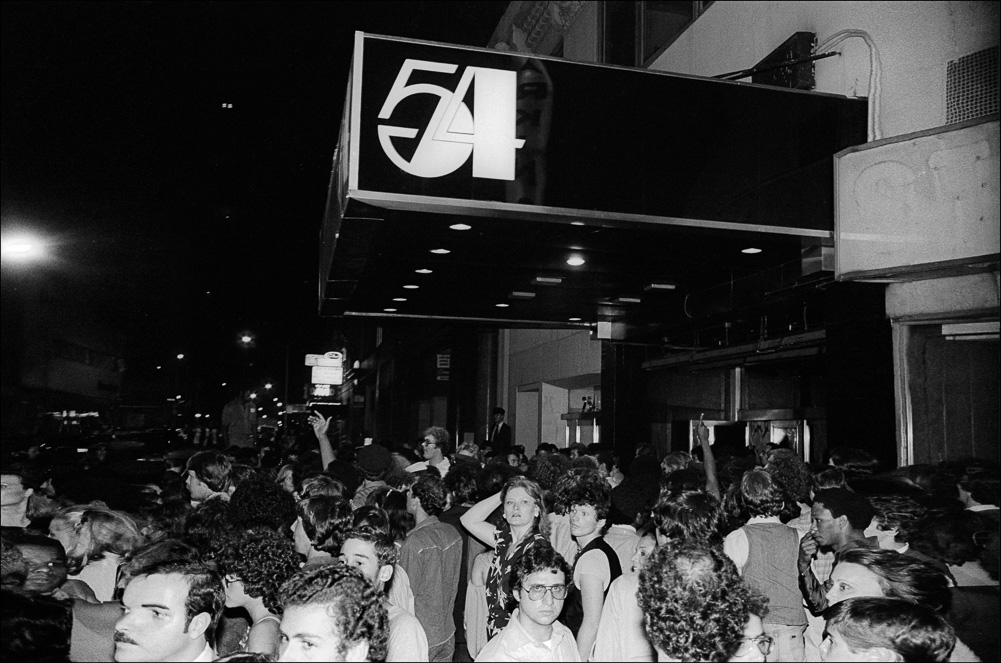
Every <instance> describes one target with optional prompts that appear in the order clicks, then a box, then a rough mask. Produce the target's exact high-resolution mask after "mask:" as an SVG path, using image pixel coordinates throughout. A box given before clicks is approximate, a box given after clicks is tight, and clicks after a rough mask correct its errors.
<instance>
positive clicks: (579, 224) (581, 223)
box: [570, 221, 584, 320]
mask: <svg viewBox="0 0 1001 663" xmlns="http://www.w3.org/2000/svg"><path fill="white" fill-rule="evenodd" d="M570 225H571V226H582V225H584V222H583V221H571V222H570ZM579 319H580V318H578V320H579Z"/></svg>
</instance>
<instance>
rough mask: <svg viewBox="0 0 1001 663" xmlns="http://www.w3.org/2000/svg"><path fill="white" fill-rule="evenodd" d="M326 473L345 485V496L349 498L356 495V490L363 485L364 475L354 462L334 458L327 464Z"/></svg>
mask: <svg viewBox="0 0 1001 663" xmlns="http://www.w3.org/2000/svg"><path fill="white" fill-rule="evenodd" d="M325 473H326V474H328V475H330V476H331V477H333V478H334V479H336V480H337V481H339V482H340V483H341V485H342V486H344V493H343V496H344V497H345V498H347V499H349V500H350V499H351V498H352V497H354V496H355V492H356V491H357V490H358V487H359V486H361V483H362V481H363V480H364V478H365V477H364V476H363V475H362V473H361V470H359V469H358V466H357V465H355V464H354V463H353V462H351V463H349V462H347V461H345V460H340V459H337V460H332V461H330V463H329V464H328V465H327V468H326V470H325Z"/></svg>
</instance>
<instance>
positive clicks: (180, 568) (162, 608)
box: [115, 561, 226, 662]
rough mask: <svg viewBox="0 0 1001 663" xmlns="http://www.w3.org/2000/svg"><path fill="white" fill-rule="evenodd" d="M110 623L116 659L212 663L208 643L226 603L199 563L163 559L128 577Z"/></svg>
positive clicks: (216, 580)
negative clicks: (118, 612)
mask: <svg viewBox="0 0 1001 663" xmlns="http://www.w3.org/2000/svg"><path fill="white" fill-rule="evenodd" d="M122 602H123V603H124V604H125V614H124V615H123V616H122V617H121V619H119V620H118V623H116V624H115V660H116V661H196V662H200V661H212V660H214V659H215V657H216V656H215V652H214V651H213V650H212V646H211V645H210V644H209V642H211V639H212V634H213V632H214V630H215V627H216V625H217V624H218V623H219V618H220V617H221V616H222V611H223V609H224V607H225V603H226V590H225V588H224V586H223V583H222V578H221V577H220V576H219V574H218V573H216V572H215V571H214V570H212V569H210V568H208V567H207V566H205V565H204V564H199V563H196V562H190V561H165V562H159V563H156V564H153V565H151V566H149V567H147V568H145V569H142V570H141V571H139V572H138V573H137V574H135V575H133V576H132V578H131V580H130V581H129V584H128V585H126V587H125V595H124V596H123V597H122Z"/></svg>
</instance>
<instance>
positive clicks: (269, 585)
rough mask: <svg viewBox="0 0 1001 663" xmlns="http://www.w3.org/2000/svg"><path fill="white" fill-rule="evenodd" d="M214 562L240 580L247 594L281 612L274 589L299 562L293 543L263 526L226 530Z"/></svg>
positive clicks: (267, 606) (276, 588) (287, 577)
mask: <svg viewBox="0 0 1001 663" xmlns="http://www.w3.org/2000/svg"><path fill="white" fill-rule="evenodd" d="M215 561H216V564H218V565H219V570H220V571H221V572H222V573H223V574H225V575H226V576H233V577H235V578H236V579H237V580H239V581H240V582H242V583H243V591H244V592H246V594H247V596H252V597H254V598H259V599H261V600H262V601H263V602H264V607H266V608H267V609H268V610H270V611H271V612H272V613H273V614H276V615H280V614H281V603H280V602H279V601H278V590H279V589H281V586H282V584H283V583H284V582H285V581H286V580H288V579H289V578H291V577H292V576H293V575H294V574H295V573H296V572H297V571H298V570H299V565H300V564H301V563H302V556H301V555H300V554H299V553H297V552H296V550H295V544H294V543H292V542H291V541H289V540H288V539H287V538H286V537H284V536H282V535H281V534H278V533H277V532H275V531H274V530H271V529H268V528H266V527H258V528H255V529H248V530H240V531H234V532H232V533H230V535H229V536H226V537H225V538H224V540H223V543H222V545H221V546H220V547H219V550H218V551H217V552H216V556H215Z"/></svg>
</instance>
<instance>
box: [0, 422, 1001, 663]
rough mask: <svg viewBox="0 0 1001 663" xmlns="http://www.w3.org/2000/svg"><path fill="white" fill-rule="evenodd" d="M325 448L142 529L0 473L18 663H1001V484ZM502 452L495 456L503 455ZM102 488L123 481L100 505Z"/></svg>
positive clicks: (774, 451) (951, 477)
mask: <svg viewBox="0 0 1001 663" xmlns="http://www.w3.org/2000/svg"><path fill="white" fill-rule="evenodd" d="M499 414H500V416H499V417H495V427H494V429H492V431H491V435H490V437H489V440H490V441H491V442H493V443H495V446H493V447H491V448H489V449H488V450H487V451H486V452H484V450H481V449H480V448H479V447H478V446H477V445H476V444H473V443H465V444H461V445H459V447H458V448H457V449H453V448H452V444H453V443H452V438H451V436H450V434H449V433H448V431H446V430H445V429H443V428H440V427H431V428H428V429H427V430H426V431H425V432H424V435H423V436H422V437H421V439H420V441H419V443H414V442H410V443H403V444H397V445H394V444H392V443H390V442H388V441H386V442H383V443H380V442H372V443H369V444H366V445H362V446H359V447H356V446H354V445H352V444H338V445H335V444H333V443H332V442H331V440H330V439H329V437H328V432H329V427H330V420H329V419H325V418H324V417H323V416H322V415H320V414H319V413H314V414H313V415H311V416H310V417H309V426H310V428H311V433H312V434H311V435H309V437H308V438H304V439H303V440H302V441H301V443H297V444H291V445H285V446H284V447H283V448H281V449H280V451H279V452H277V453H276V452H275V450H274V449H260V450H259V451H258V450H257V449H255V448H254V447H246V446H239V445H234V446H232V447H230V448H226V449H202V450H197V451H195V452H194V453H193V454H192V455H190V457H188V458H186V459H180V458H178V457H176V456H175V457H172V458H170V459H169V463H168V466H167V469H166V471H165V472H164V475H163V477H162V478H161V479H160V480H159V481H158V482H155V483H154V484H152V485H150V486H148V487H147V489H146V490H145V491H144V492H143V493H142V494H143V495H144V498H143V499H142V500H140V501H139V502H137V503H136V504H134V505H131V506H130V508H125V509H121V508H110V507H109V506H108V504H107V503H105V502H103V501H100V500H96V501H92V502H89V503H84V504H79V503H73V502H72V501H71V500H69V499H67V498H66V497H65V496H62V495H61V494H60V489H59V485H58V483H56V485H53V480H52V476H51V475H50V473H48V472H47V471H46V468H45V467H44V466H43V465H41V464H40V463H38V462H21V461H18V462H11V461H5V462H4V464H3V467H2V475H3V491H2V498H3V499H2V525H3V533H2V544H3V576H2V577H3V580H2V584H3V588H2V592H3V600H2V608H0V611H2V628H0V633H2V652H3V657H4V659H5V660H20V661H112V660H114V661H213V660H217V661H341V660H347V661H474V660H475V661H765V660H769V661H845V660H887V661H893V660H896V661H976V660H998V658H999V653H1001V652H999V647H998V640H999V638H998V629H997V624H998V601H999V599H998V597H999V594H998V561H999V560H998V556H999V552H998V551H999V548H998V545H999V544H998V539H999V537H998V530H999V525H998V523H999V517H998V514H999V508H998V507H999V493H1001V488H999V486H1001V484H999V478H1001V475H999V470H998V466H997V464H996V463H991V462H985V461H979V460H970V461H967V462H957V463H941V464H939V465H935V466H932V465H920V466H918V465H915V466H908V467H901V468H895V469H890V470H888V471H880V470H881V468H879V467H878V465H877V463H876V462H875V461H874V460H873V459H872V458H871V457H869V456H868V454H866V453H865V452H864V451H861V450H858V449H851V448H844V449H835V450H833V451H832V452H831V454H830V462H829V463H828V464H825V465H822V466H811V465H809V464H807V463H805V462H804V461H803V460H801V458H800V457H799V455H798V454H797V453H796V451H795V450H793V449H789V448H786V447H783V446H781V445H769V446H768V447H766V448H761V449H751V448H748V449H747V450H746V451H747V454H746V455H744V456H728V457H726V458H722V457H721V458H716V457H715V456H714V453H713V447H712V446H711V445H710V443H709V435H708V429H707V428H706V427H705V426H704V425H702V424H701V422H700V424H699V426H698V428H697V430H696V435H695V437H696V438H697V444H696V447H695V449H694V450H693V451H692V452H688V451H679V452H674V453H670V454H668V455H666V456H664V457H663V458H659V457H658V454H657V452H656V450H655V449H654V448H652V447H650V446H642V445H641V446H640V447H639V448H638V449H637V450H636V452H635V454H634V456H633V457H631V458H629V459H625V458H620V457H618V456H617V454H616V453H615V452H614V450H613V449H610V448H604V447H597V446H592V447H587V446H584V445H572V446H571V447H570V448H566V449H558V448H557V447H556V446H555V445H553V444H548V443H542V444H539V445H538V447H537V449H536V450H535V453H534V455H533V456H532V457H531V458H530V459H529V458H527V456H526V454H525V453H524V449H522V448H519V447H511V446H510V437H509V434H508V435H505V433H504V424H503V412H502V411H501V412H500V413H499ZM499 441H504V442H506V443H501V442H499ZM109 481H114V479H113V477H109Z"/></svg>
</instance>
